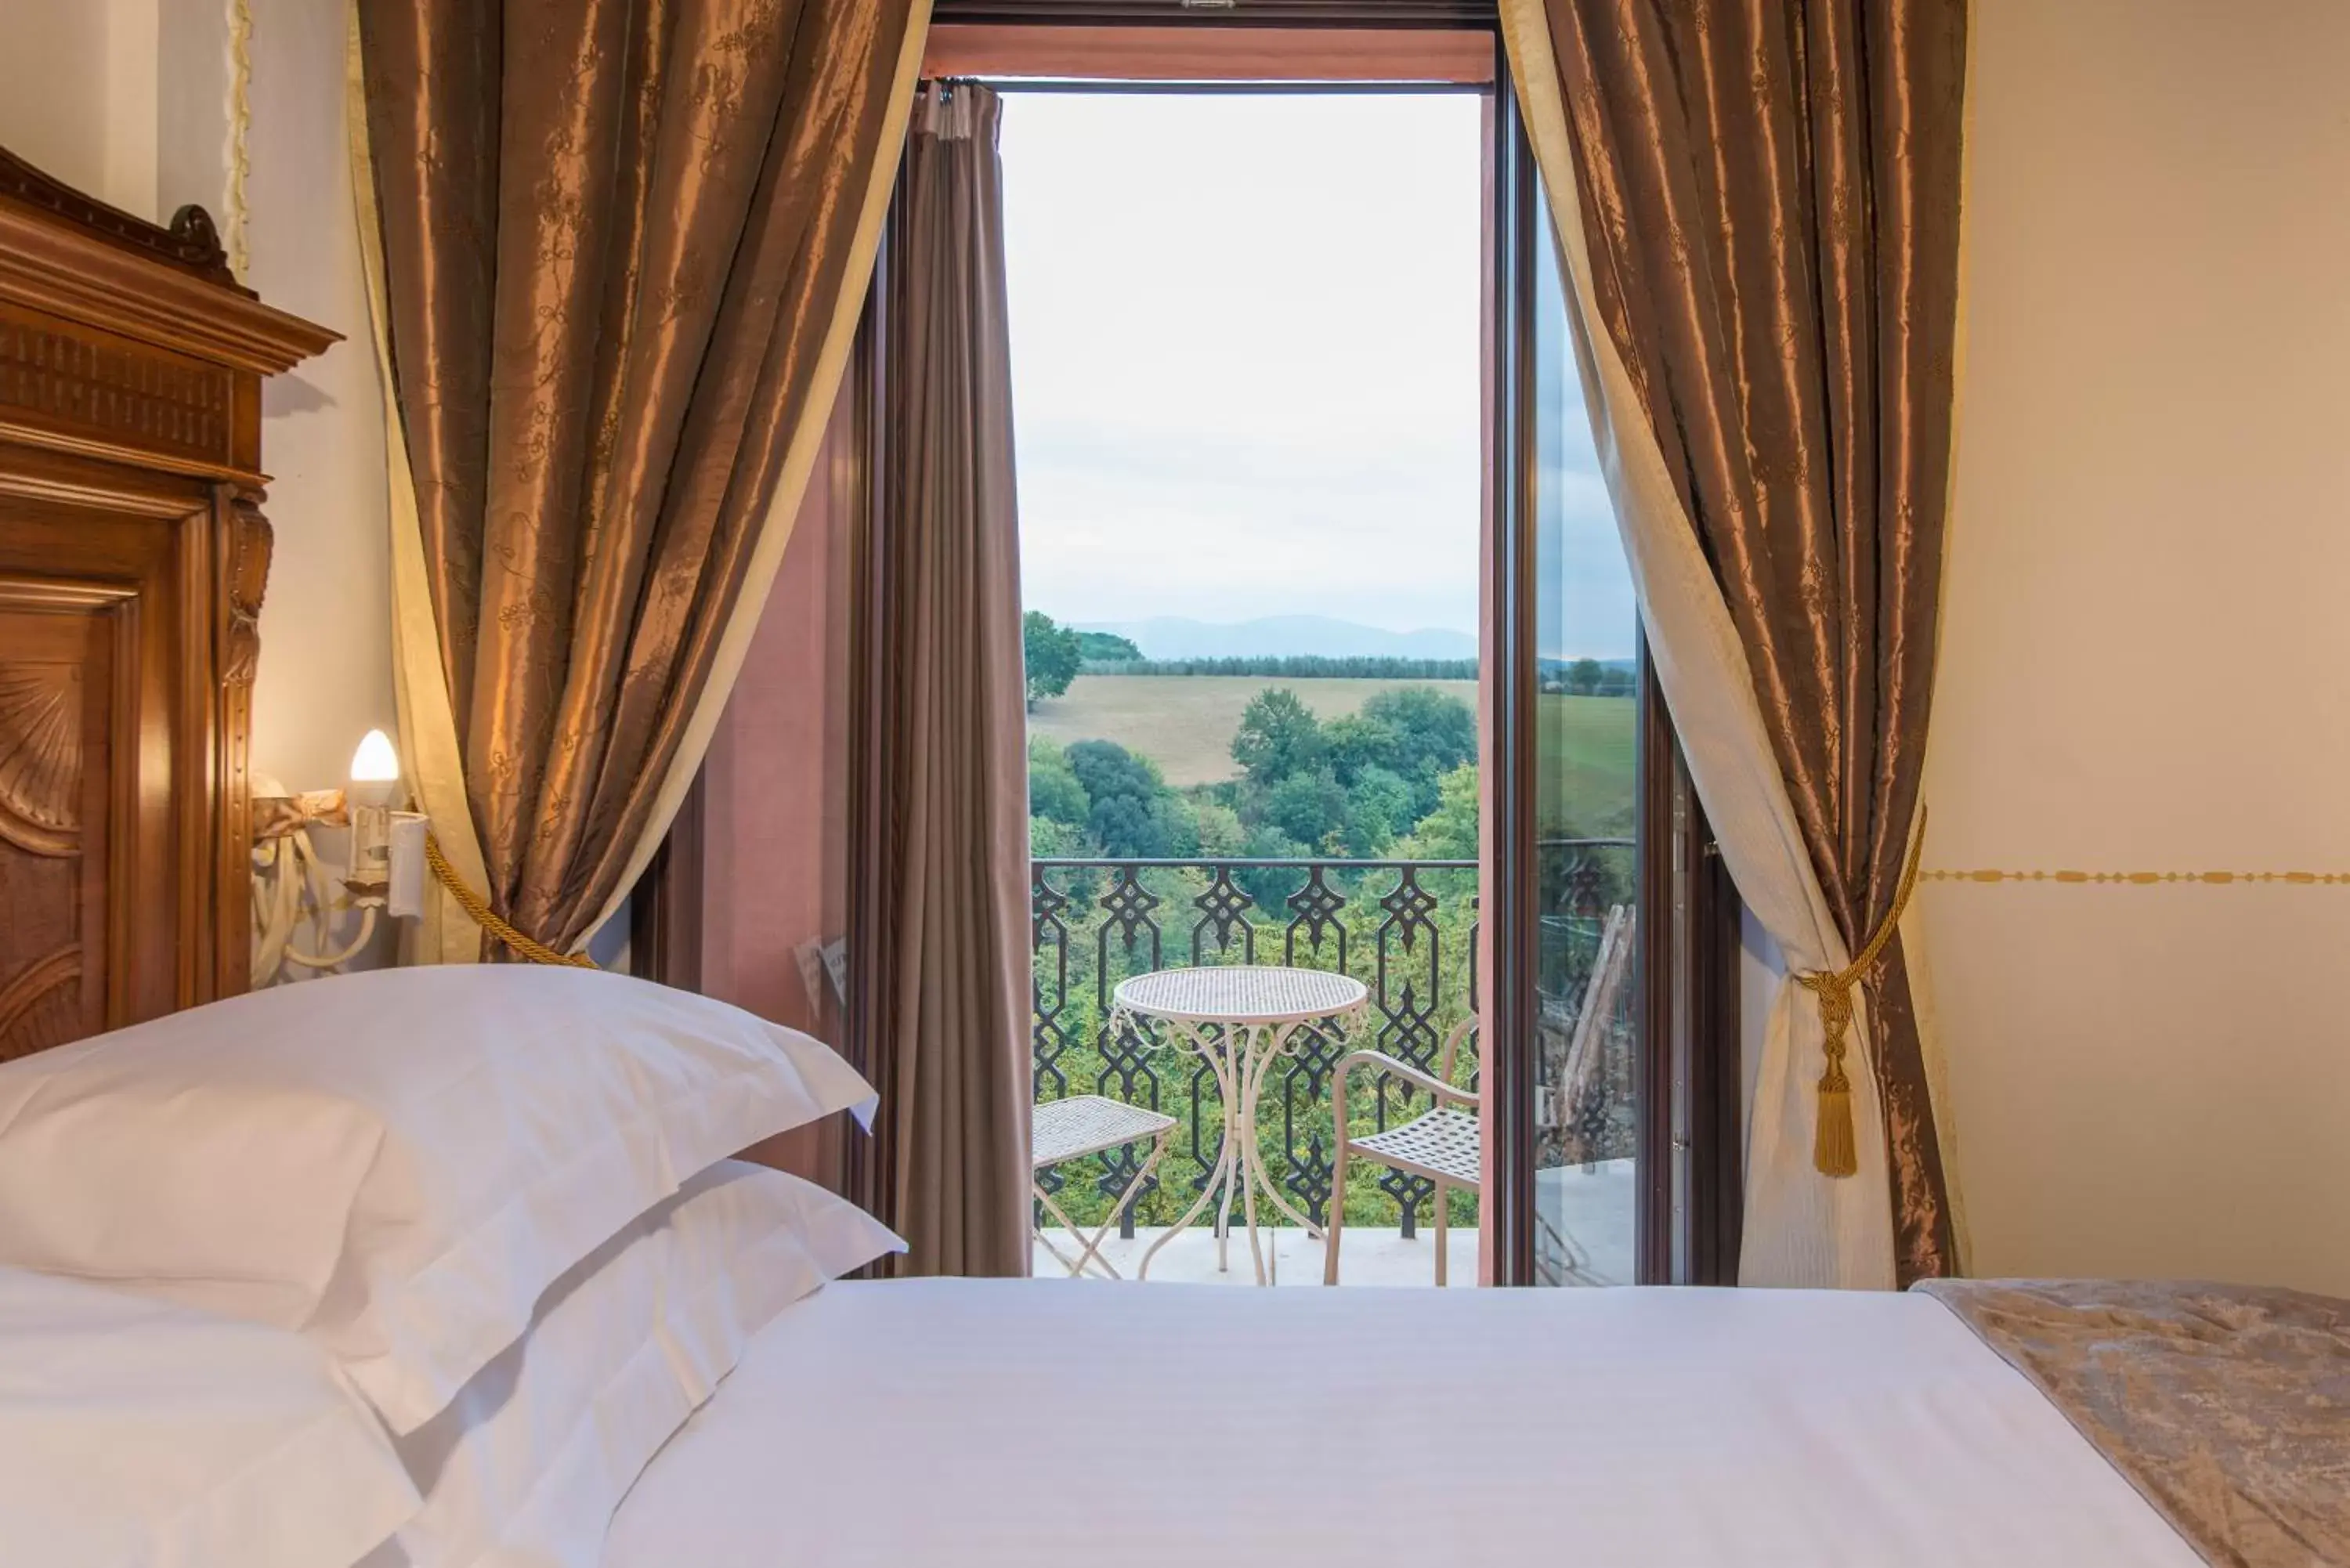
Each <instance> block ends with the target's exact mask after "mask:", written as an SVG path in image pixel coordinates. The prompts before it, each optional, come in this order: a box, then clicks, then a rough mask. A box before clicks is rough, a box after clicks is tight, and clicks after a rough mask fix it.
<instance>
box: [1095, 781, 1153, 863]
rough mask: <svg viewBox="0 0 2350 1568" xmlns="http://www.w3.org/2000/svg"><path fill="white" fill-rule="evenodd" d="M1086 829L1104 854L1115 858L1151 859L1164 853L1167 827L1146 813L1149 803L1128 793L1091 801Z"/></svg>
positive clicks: (1148, 812)
mask: <svg viewBox="0 0 2350 1568" xmlns="http://www.w3.org/2000/svg"><path fill="white" fill-rule="evenodd" d="M1086 828H1087V831H1088V832H1090V833H1091V834H1092V835H1093V837H1094V841H1095V842H1096V843H1097V844H1099V845H1100V846H1101V848H1102V853H1103V854H1104V855H1107V856H1109V857H1112V858H1113V859H1118V860H1155V859H1157V858H1158V857H1160V856H1161V855H1164V854H1165V853H1166V852H1167V829H1166V826H1165V824H1163V823H1161V822H1159V820H1158V819H1157V818H1156V817H1154V816H1152V815H1151V814H1150V803H1149V801H1145V800H1137V799H1136V798H1135V797H1134V796H1132V795H1129V794H1114V795H1111V796H1110V797H1109V798H1108V799H1107V800H1097V801H1096V802H1094V809H1093V813H1092V815H1089V816H1088V817H1087V819H1086Z"/></svg>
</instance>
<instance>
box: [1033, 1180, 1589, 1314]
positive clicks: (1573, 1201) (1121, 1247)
mask: <svg viewBox="0 0 2350 1568" xmlns="http://www.w3.org/2000/svg"><path fill="white" fill-rule="evenodd" d="M1534 1193H1535V1206H1536V1209H1537V1210H1538V1211H1539V1212H1540V1214H1541V1215H1542V1217H1543V1219H1544V1220H1547V1221H1548V1222H1549V1223H1550V1224H1551V1225H1553V1226H1555V1227H1558V1228H1559V1229H1561V1230H1563V1231H1565V1234H1566V1235H1567V1236H1568V1237H1569V1238H1570V1239H1571V1241H1573V1243H1574V1249H1575V1254H1576V1255H1575V1260H1574V1261H1575V1263H1576V1269H1575V1273H1574V1275H1573V1282H1575V1283H1576V1284H1585V1285H1617V1284H1629V1283H1630V1282H1632V1278H1633V1270H1632V1194H1633V1178H1632V1162H1631V1161H1630V1160H1628V1159H1611V1160H1605V1161H1602V1162H1601V1163H1600V1164H1599V1165H1598V1166H1597V1167H1596V1168H1593V1169H1590V1170H1586V1169H1584V1168H1582V1167H1581V1166H1569V1167H1567V1168H1565V1169H1563V1170H1545V1171H1542V1172H1539V1173H1538V1174H1537V1176H1536V1179H1535V1186H1534ZM1162 1231H1164V1227H1159V1226H1144V1227H1142V1228H1140V1229H1139V1230H1138V1231H1136V1232H1135V1234H1134V1237H1133V1239H1132V1240H1131V1241H1128V1240H1124V1239H1122V1238H1120V1237H1118V1235H1116V1234H1115V1233H1113V1234H1112V1235H1111V1236H1110V1238H1109V1240H1107V1241H1105V1242H1103V1243H1102V1252H1103V1254H1104V1255H1106V1256H1107V1258H1108V1259H1109V1261H1110V1263H1111V1264H1112V1266H1114V1267H1115V1268H1116V1269H1117V1270H1118V1272H1119V1273H1120V1274H1121V1275H1123V1276H1125V1277H1126V1278H1128V1279H1132V1278H1133V1277H1134V1266H1135V1265H1136V1264H1137V1263H1139V1262H1141V1259H1142V1254H1143V1253H1144V1252H1146V1251H1149V1247H1150V1244H1151V1242H1153V1241H1157V1240H1158V1239H1159V1235H1160V1234H1161V1233H1162ZM1049 1234H1050V1235H1051V1236H1052V1239H1053V1242H1054V1244H1055V1246H1057V1247H1059V1248H1060V1249H1061V1250H1062V1251H1064V1252H1066V1253H1067V1254H1068V1255H1069V1256H1070V1257H1073V1258H1074V1257H1076V1254H1077V1244H1076V1243H1075V1242H1073V1241H1070V1239H1069V1233H1068V1232H1067V1231H1061V1230H1057V1229H1056V1230H1054V1231H1051V1232H1049ZM1257 1236H1258V1239H1259V1241H1267V1240H1268V1239H1269V1240H1270V1241H1271V1244H1272V1246H1273V1248H1274V1254H1273V1255H1274V1257H1275V1258H1276V1259H1277V1260H1278V1268H1277V1271H1276V1272H1277V1273H1278V1274H1279V1280H1278V1282H1279V1283H1281V1284H1284V1285H1318V1284H1320V1283H1321V1282H1322V1243H1321V1242H1319V1241H1314V1240H1312V1239H1311V1238H1309V1237H1308V1236H1307V1235H1306V1234H1305V1231H1301V1230H1299V1229H1297V1228H1296V1227H1295V1226H1281V1227H1277V1228H1268V1227H1264V1226H1259V1227H1258V1230H1257ZM1344 1244H1345V1248H1346V1251H1345V1262H1344V1269H1343V1272H1342V1273H1341V1275H1340V1278H1341V1280H1342V1282H1344V1283H1347V1284H1349V1285H1432V1284H1434V1283H1435V1282H1436V1237H1435V1233H1434V1232H1433V1231H1430V1229H1429V1228H1428V1227H1427V1226H1426V1225H1422V1226H1421V1227H1420V1230H1419V1235H1418V1236H1416V1237H1414V1238H1412V1239H1411V1240H1410V1241H1406V1240H1404V1238H1403V1233H1402V1232H1401V1231H1399V1230H1397V1229H1396V1228H1395V1227H1394V1226H1392V1225H1390V1226H1388V1227H1385V1228H1383V1229H1382V1228H1380V1227H1377V1226H1369V1225H1349V1226H1348V1227H1347V1231H1346V1235H1345V1238H1344ZM1450 1246H1451V1257H1450V1265H1449V1276H1450V1282H1451V1283H1452V1284H1454V1285H1473V1284H1475V1283H1476V1282H1477V1231H1476V1227H1474V1226H1467V1227H1461V1226H1455V1227H1454V1228H1453V1230H1452V1231H1451V1241H1450ZM1035 1259H1036V1261H1035V1272H1036V1276H1037V1277H1038V1278H1039V1279H1066V1278H1067V1277H1068V1269H1067V1266H1066V1264H1062V1263H1058V1262H1055V1261H1054V1259H1053V1255H1052V1254H1051V1253H1050V1252H1047V1251H1045V1249H1044V1247H1043V1246H1041V1245H1039V1246H1038V1247H1036V1248H1035ZM1231 1260H1232V1267H1231V1268H1230V1270H1229V1271H1227V1272H1218V1271H1217V1268H1216V1237H1215V1232H1214V1231H1211V1229H1209V1227H1207V1226H1206V1225H1194V1226H1192V1227H1191V1229H1190V1230H1188V1231H1185V1232H1184V1233H1183V1234H1181V1235H1180V1236H1178V1237H1176V1238H1175V1239H1174V1240H1173V1241H1170V1242H1168V1243H1167V1245H1166V1246H1165V1247H1163V1248H1161V1249H1160V1250H1159V1256H1158V1257H1156V1258H1154V1259H1152V1260H1151V1262H1150V1282H1151V1283H1153V1284H1168V1283H1175V1284H1222V1285H1249V1284H1253V1283H1255V1282H1256V1276H1255V1274H1254V1272H1253V1270H1252V1269H1251V1267H1250V1264H1249V1250H1248V1233H1247V1232H1246V1231H1243V1229H1242V1228H1241V1227H1240V1225H1239V1222H1238V1220H1237V1218H1236V1219H1235V1220H1234V1223H1233V1227H1232V1253H1231Z"/></svg>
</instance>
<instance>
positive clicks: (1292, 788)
mask: <svg viewBox="0 0 2350 1568" xmlns="http://www.w3.org/2000/svg"><path fill="white" fill-rule="evenodd" d="M1260 813H1261V815H1262V816H1263V820H1264V821H1266V822H1268V823H1271V824H1272V825H1273V826H1274V827H1277V828H1279V829H1280V830H1281V831H1282V832H1284V833H1285V834H1287V835H1288V836H1290V837H1291V838H1293V839H1295V840H1296V841H1297V842H1298V843H1300V844H1303V845H1305V846H1307V848H1308V850H1309V852H1310V851H1311V850H1313V849H1317V848H1319V847H1321V846H1323V844H1324V843H1325V841H1326V840H1327V839H1328V838H1330V837H1331V836H1333V835H1335V834H1337V833H1341V832H1343V831H1344V830H1345V825H1346V821H1347V790H1346V786H1345V785H1343V784H1340V783H1339V782H1338V776H1337V774H1334V773H1332V772H1331V771H1330V770H1329V769H1328V768H1316V769H1315V770H1314V771H1313V772H1312V773H1295V774H1290V775H1289V776H1288V777H1286V778H1284V779H1283V780H1282V781H1281V782H1280V783H1278V784H1274V786H1273V787H1272V788H1271V789H1269V790H1267V791H1266V792H1265V794H1264V804H1263V806H1262V807H1261V808H1260Z"/></svg>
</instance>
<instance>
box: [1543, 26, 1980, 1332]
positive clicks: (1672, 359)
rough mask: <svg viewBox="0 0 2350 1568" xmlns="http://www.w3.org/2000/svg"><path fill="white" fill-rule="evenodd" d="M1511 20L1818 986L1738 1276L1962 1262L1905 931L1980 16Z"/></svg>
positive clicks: (1722, 793)
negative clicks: (1966, 109) (1969, 93)
mask: <svg viewBox="0 0 2350 1568" xmlns="http://www.w3.org/2000/svg"><path fill="white" fill-rule="evenodd" d="M1502 16H1503V34H1504V37H1505V39H1506V42H1507V46H1508V49H1509V54H1510V62H1511V69H1512V72H1513V78H1514V80H1515V83H1516V86H1517V89H1518V93H1519V96H1520V99H1521V102H1522V105H1523V109H1524V114H1525V119H1526V123H1527V127H1528V131H1529V135H1530V137H1531V139H1532V140H1533V142H1534V151H1535V154H1536V158H1537V161H1538V162H1539V163H1540V166H1541V168H1542V171H1543V175H1544V183H1545V184H1546V186H1547V187H1548V190H1549V192H1550V198H1551V202H1552V204H1553V207H1554V212H1555V217H1556V220H1557V229H1558V232H1559V234H1560V236H1561V240H1562V243H1563V245H1564V248H1565V251H1566V258H1565V259H1566V265H1567V271H1568V275H1569V278H1570V281H1571V286H1572V291H1573V294H1574V304H1575V307H1576V308H1575V314H1576V316H1577V327H1578V341H1577V349H1578V354H1579V356H1580V357H1581V359H1582V364H1583V370H1584V376H1585V380H1586V400H1587V402H1588V405H1589V408H1590V410H1591V412H1592V419H1593V423H1594V426H1595V434H1596V438H1597V441H1598V445H1599V450H1600V455H1601V460H1602V462H1603V465H1604V467H1605V468H1606V470H1607V476H1608V482H1609V485H1610V489H1611V492H1612V493H1613V496H1614V499H1615V503H1616V510H1617V519H1618V522H1619V524H1621V526H1622V529H1623V533H1624V537H1625V544H1626V548H1627V554H1628V555H1629V556H1630V559H1631V562H1632V566H1633V573H1634V577H1635V580H1636V583H1637V584H1638V590H1639V594H1640V599H1641V610H1642V615H1643V618H1644V620H1645V622H1646V624H1647V628H1648V636H1649V641H1650V647H1651V649H1652V654H1653V657H1654V659H1655V660H1656V665H1657V670H1658V677H1659V682H1660V683H1661V684H1662V686H1663V688H1664V691H1665V695H1666V699H1667V701H1669V704H1670V706H1671V708H1672V711H1673V718H1674V723H1675V727H1676V728H1677V730H1678V731H1679V733H1680V736H1681V738H1682V742H1683V744H1684V747H1685V750H1686V752H1687V754H1688V757H1689V762H1690V772H1691V774H1692V775H1693V776H1694V778H1695V781H1696V784H1697V787H1698V791H1699V794H1700V796H1701V798H1702V799H1703V802H1704V805H1705V809H1706V814H1707V815H1708V817H1709V818H1710V819H1711V822H1712V824H1713V826H1714V829H1715V831H1716V834H1717V836H1718V838H1719V840H1720V843H1721V850H1722V855H1723V857H1724V859H1725V860H1726V862H1727V863H1728V865H1729V867H1730V869H1731V875H1732V876H1733V877H1735V878H1736V880H1737V883H1738V887H1739V890H1740V892H1741V893H1742V895H1743V897H1744V898H1745V900H1746V903H1747V905H1748V907H1749V909H1752V912H1753V913H1754V915H1755V917H1756V918H1757V919H1759V920H1760V921H1761V922H1762V923H1763V925H1764V926H1765V927H1766V928H1767V929H1769V931H1770V932H1771V934H1772V936H1773V938H1775V939H1776V940H1777V942H1778V944H1779V946H1780V947H1781V949H1782V950H1783V954H1784V958H1785V962H1786V965H1787V972H1785V973H1783V974H1782V975H1781V977H1780V981H1779V985H1778V988H1777V994H1776V997H1775V1000H1774V1002H1773V1008H1772V1012H1771V1016H1770V1021H1769V1027H1768V1031H1767V1034H1766V1039H1765V1044H1764V1049H1763V1059H1762V1062H1761V1064H1760V1071H1759V1075H1758V1081H1757V1085H1756V1087H1755V1090H1754V1097H1753V1101H1752V1104H1751V1106H1749V1107H1748V1116H1747V1127H1748V1146H1747V1157H1746V1194H1747V1210H1746V1224H1745V1233H1744V1238H1743V1243H1742V1262H1741V1277H1742V1280H1743V1281H1744V1282H1750V1283H1763V1284H1833V1285H1852V1286H1889V1285H1895V1284H1900V1283H1907V1282H1908V1281H1910V1280H1912V1279H1916V1278H1919V1277H1924V1276H1930V1275H1939V1274H1947V1273H1953V1272H1957V1271H1958V1268H1959V1263H1960V1260H1959V1245H1958V1244H1959V1234H1958V1221H1957V1218H1956V1215H1955V1213H1954V1211H1953V1209H1952V1205H1951V1197H1950V1189H1949V1184H1948V1182H1947V1180H1946V1179H1945V1175H1944V1170H1943V1161H1942V1154H1941V1150H1942V1146H1943V1138H1942V1137H1941V1134H1940V1131H1939V1127H1938V1126H1937V1123H1936V1113H1935V1107H1934V1104H1933V1099H1932V1096H1931V1093H1930V1090H1929V1071H1928V1065H1927V1060H1926V1043H1925V1042H1924V1041H1923V1040H1922V1039H1921V1037H1920V1033H1919V1029H1918V1018H1917V1015H1916V1011H1915V1008H1914V1007H1913V1005H1912V1003H1911V1000H1910V992H1909V985H1908V954H1907V952H1906V951H1905V949H1904V946H1903V939H1902V937H1901V936H1900V934H1899V932H1898V916H1899V913H1900V911H1901V906H1902V904H1903V902H1904V899H1905V898H1906V882H1905V877H1904V872H1905V869H1906V868H1908V867H1911V866H1912V865H1914V861H1913V859H1912V857H1913V855H1914V851H1915V846H1916V842H1917V839H1918V835H1919V834H1920V832H1921V831H1922V826H1923V815H1924V814H1923V810H1922V807H1921V805H1920V802H1919V799H1918V782H1919V774H1920V766H1921V763H1922V761H1923V756H1924V750H1925V739H1926V731H1927V723H1928V718H1929V711H1928V710H1929V701H1930V697H1931V689H1932V680H1933V670H1934V645H1935V626H1936V614H1937V596H1938V594H1939V585H1940V572H1941V558H1942V531H1943V525H1944V519H1945V516H1946V514H1947V511H1948V487H1949V481H1950V442H1951V405H1952V391H1953V369H1952V360H1953V356H1954V351H1955V340H1956V318H1957V298H1958V232H1959V218H1960V183H1961V182H1960V173H1961V170H1960V156H1961V147H1962V132H1963V92H1964V82H1965V67H1966V9H1965V5H1964V0H1888V3H1887V4H1883V5H1860V4H1856V3H1854V0H1791V3H1790V4H1788V5H1756V6H1747V7H1736V6H1719V7H1703V8H1697V7H1687V6H1679V5H1669V4H1666V3H1664V0H1502ZM1856 956H1857V957H1858V958H1859V959H1860V962H1859V963H1858V964H1857V965H1856V964H1855V959H1856ZM1854 981H1858V984H1857V985H1856V984H1854V983H1853V982H1854ZM1847 1011H1848V1012H1849V1014H1850V1016H1849V1020H1848V1022H1847V1019H1846V1013H1847ZM1847 1063H1848V1064H1849V1065H1848V1067H1847Z"/></svg>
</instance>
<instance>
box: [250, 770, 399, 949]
mask: <svg viewBox="0 0 2350 1568" xmlns="http://www.w3.org/2000/svg"><path fill="white" fill-rule="evenodd" d="M399 795H400V754H399V753H397V752H395V751H393V750H392V745H391V740H390V737H389V736H387V735H386V734H385V733H384V732H382V731H381V730H369V732H367V734H366V736H365V737H364V738H363V739H362V740H361V741H360V742H359V750H358V751H356V752H354V753H352V754H351V774H350V783H349V784H348V787H346V788H344V789H340V790H322V791H318V792H316V793H314V794H307V795H283V794H280V795H274V796H267V797H256V798H255V834H254V840H255V842H254V863H255V898H254V914H255V929H256V934H255V965H254V975H255V982H256V983H263V984H265V983H267V982H268V981H269V980H270V979H271V978H273V977H275V976H276V974H277V973H278V971H279V970H280V968H281V967H282V966H284V965H286V964H293V965H296V966H298V967H300V968H303V969H338V968H340V967H341V966H342V965H343V964H345V963H346V962H348V961H350V960H351V959H353V958H355V957H357V956H358V954H359V950H361V949H363V948H365V947H366V946H367V945H368V943H369V941H370V940H373V939H374V937H375V932H376V927H377V923H378V922H379V920H380V919H381V918H382V917H383V916H384V915H386V914H389V915H390V916H391V918H393V919H415V918H417V917H418V916H421V914H422V913H423V912H424V861H425V856H424V837H425V832H426V828H427V826H428V824H427V822H426V819H425V818H424V817H422V816H421V815H418V814H416V813H414V812H408V811H394V810H393V809H392V803H393V802H394V801H395V800H396V799H397V798H398V797H399ZM345 822H348V825H349V827H350V849H349V853H348V856H347V857H346V861H345V865H344V867H343V877H342V892H341V894H340V896H339V897H338V896H336V895H334V894H332V893H330V891H329V887H330V883H329V877H330V875H331V874H330V873H329V872H328V870H327V868H326V867H324V866H322V865H321V864H320V863H319V861H318V857H317V855H316V853H315V852H314V851H313V850H312V849H311V847H310V836H309V831H308V829H309V826H310V825H312V824H314V823H315V824H317V825H319V826H328V827H332V826H340V825H342V824H343V823H345ZM352 910H356V911H357V912H358V914H359V929H358V930H357V932H356V933H354V934H353V935H352V937H351V938H350V940H348V942H346V943H344V944H343V945H342V946H340V947H338V948H336V949H334V950H330V951H326V952H317V953H310V952H304V951H303V950H301V949H300V948H298V947H296V945H295V943H294V940H293V939H294V934H295V931H296V929H298V927H299V926H300V924H301V923H302V921H303V920H304V919H316V920H317V921H319V922H320V928H321V930H320V934H321V936H322V937H326V938H327V940H332V938H331V937H328V936H327V933H328V931H330V930H331V929H332V923H333V920H334V917H335V915H336V914H337V913H338V911H352Z"/></svg>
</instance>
